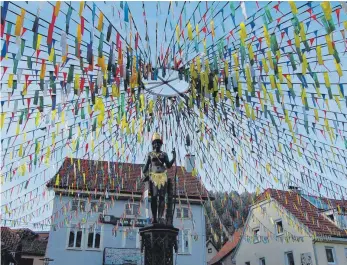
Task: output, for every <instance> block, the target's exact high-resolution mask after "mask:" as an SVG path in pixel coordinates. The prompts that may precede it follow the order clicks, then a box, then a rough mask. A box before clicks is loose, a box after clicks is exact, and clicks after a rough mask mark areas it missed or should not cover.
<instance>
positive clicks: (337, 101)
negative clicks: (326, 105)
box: [334, 95, 341, 110]
mask: <svg viewBox="0 0 347 265" xmlns="http://www.w3.org/2000/svg"><path fill="white" fill-rule="evenodd" d="M334 98H335V101H336V104H337V106H338V107H339V109H340V110H341V103H340V100H339V97H338V96H337V95H335V96H334Z"/></svg>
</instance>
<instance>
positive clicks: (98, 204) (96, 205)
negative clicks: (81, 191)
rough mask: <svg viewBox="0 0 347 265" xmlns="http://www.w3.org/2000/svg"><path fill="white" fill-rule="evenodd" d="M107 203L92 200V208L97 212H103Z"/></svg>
mask: <svg viewBox="0 0 347 265" xmlns="http://www.w3.org/2000/svg"><path fill="white" fill-rule="evenodd" d="M104 207H105V204H104V203H103V202H99V201H92V202H91V203H90V209H91V210H92V211H93V212H95V213H103V211H104Z"/></svg>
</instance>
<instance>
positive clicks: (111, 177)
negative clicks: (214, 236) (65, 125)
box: [47, 158, 208, 199]
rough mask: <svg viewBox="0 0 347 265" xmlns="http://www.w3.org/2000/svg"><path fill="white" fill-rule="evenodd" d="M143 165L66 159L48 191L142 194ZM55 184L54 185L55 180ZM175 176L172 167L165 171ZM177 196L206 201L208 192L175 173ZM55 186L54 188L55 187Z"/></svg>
mask: <svg viewBox="0 0 347 265" xmlns="http://www.w3.org/2000/svg"><path fill="white" fill-rule="evenodd" d="M142 167H143V164H130V163H116V162H108V161H97V160H86V159H75V158H73V159H71V158H66V159H65V161H64V162H63V164H62V166H61V167H60V169H59V171H58V172H57V174H56V175H55V176H54V177H53V179H52V180H51V181H50V182H49V183H48V184H47V186H48V187H54V188H63V189H76V190H83V191H95V190H98V191H106V189H107V191H109V192H111V191H116V192H121V193H142V191H143V189H144V186H145V185H144V183H142V182H141V169H142ZM58 175H59V180H58V182H59V183H57V177H58ZM174 175H175V166H173V167H172V168H170V169H168V177H169V178H173V177H174ZM84 176H85V177H84ZM177 177H178V180H179V181H178V185H177V194H179V195H181V196H185V194H186V193H187V195H188V196H189V197H195V198H197V199H199V198H200V196H201V197H202V199H206V198H207V196H208V192H207V190H206V189H205V187H204V186H203V184H202V182H201V180H199V179H198V178H196V177H193V176H192V175H191V174H190V173H187V172H186V171H185V170H184V172H183V171H182V169H181V168H180V167H178V169H177ZM56 184H58V185H56Z"/></svg>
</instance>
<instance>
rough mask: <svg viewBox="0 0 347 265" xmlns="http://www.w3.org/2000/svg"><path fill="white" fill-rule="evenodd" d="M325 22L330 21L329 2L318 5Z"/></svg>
mask: <svg viewBox="0 0 347 265" xmlns="http://www.w3.org/2000/svg"><path fill="white" fill-rule="evenodd" d="M320 5H321V6H322V9H323V12H324V15H325V17H326V19H327V20H330V19H331V6H330V2H329V1H324V2H322V3H321V4H320Z"/></svg>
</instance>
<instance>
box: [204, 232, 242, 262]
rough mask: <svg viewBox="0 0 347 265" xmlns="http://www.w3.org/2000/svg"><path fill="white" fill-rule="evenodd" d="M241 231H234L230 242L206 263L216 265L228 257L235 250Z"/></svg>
mask: <svg viewBox="0 0 347 265" xmlns="http://www.w3.org/2000/svg"><path fill="white" fill-rule="evenodd" d="M241 234H242V230H241V229H239V230H236V231H235V233H234V234H233V236H232V238H231V241H228V242H226V243H225V244H224V246H223V247H222V248H221V250H220V251H218V253H217V254H216V255H215V256H214V257H213V258H212V259H211V260H210V261H209V262H208V264H209V265H213V264H217V263H218V262H219V261H220V260H222V259H223V258H224V257H225V256H227V255H229V253H230V252H231V251H233V249H235V248H236V246H237V244H238V243H239V241H240V239H241Z"/></svg>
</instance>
